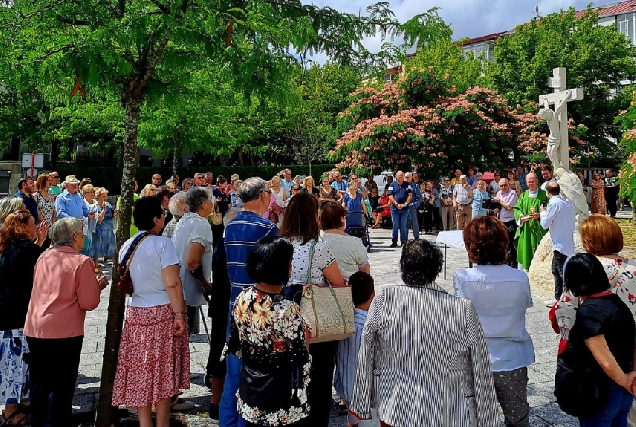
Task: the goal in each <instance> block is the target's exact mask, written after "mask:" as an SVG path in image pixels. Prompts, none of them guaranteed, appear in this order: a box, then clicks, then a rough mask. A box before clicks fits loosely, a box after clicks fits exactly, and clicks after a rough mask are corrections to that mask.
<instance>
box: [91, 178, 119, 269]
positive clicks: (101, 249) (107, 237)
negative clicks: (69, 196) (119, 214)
mask: <svg viewBox="0 0 636 427" xmlns="http://www.w3.org/2000/svg"><path fill="white" fill-rule="evenodd" d="M107 197H108V190H106V189H105V188H104V187H98V188H96V189H95V198H96V199H97V212H96V215H95V219H96V220H97V224H96V225H95V231H94V232H93V244H92V247H91V251H92V255H93V261H94V262H95V264H97V261H98V260H99V258H104V261H105V260H106V258H112V257H114V256H115V233H114V224H113V218H114V216H115V210H114V209H113V207H112V205H111V204H110V203H108V202H107V201H106V198H107Z"/></svg>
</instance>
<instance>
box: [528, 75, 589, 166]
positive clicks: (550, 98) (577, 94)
mask: <svg viewBox="0 0 636 427" xmlns="http://www.w3.org/2000/svg"><path fill="white" fill-rule="evenodd" d="M552 72H553V77H550V81H549V85H550V87H551V88H553V89H554V93H550V94H548V95H539V104H540V105H541V106H542V108H541V110H540V111H539V114H538V115H539V117H540V118H541V119H543V120H545V121H546V122H547V123H548V126H549V128H550V135H549V137H548V150H547V151H548V158H549V159H550V161H551V162H552V165H553V167H554V170H557V169H559V168H563V169H565V170H566V171H569V170H570V144H569V136H568V102H570V101H579V100H581V99H583V89H580V88H577V89H566V70H565V68H564V67H559V68H555V69H554V70H552ZM550 105H554V110H552V109H551V108H550Z"/></svg>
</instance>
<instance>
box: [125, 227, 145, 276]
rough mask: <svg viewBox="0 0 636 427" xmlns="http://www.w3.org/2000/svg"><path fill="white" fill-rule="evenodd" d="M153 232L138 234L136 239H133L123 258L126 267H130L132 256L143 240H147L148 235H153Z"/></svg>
mask: <svg viewBox="0 0 636 427" xmlns="http://www.w3.org/2000/svg"><path fill="white" fill-rule="evenodd" d="M152 234H153V233H149V232H145V233H142V234H140V235H139V236H137V237H136V238H135V240H133V242H132V243H131V244H130V247H129V248H128V252H126V255H124V258H122V260H121V265H125V266H126V269H128V268H129V267H130V262H131V261H132V258H133V256H134V255H135V252H137V248H138V247H139V245H140V244H141V242H143V241H144V240H146V238H147V237H148V236H151V235H152Z"/></svg>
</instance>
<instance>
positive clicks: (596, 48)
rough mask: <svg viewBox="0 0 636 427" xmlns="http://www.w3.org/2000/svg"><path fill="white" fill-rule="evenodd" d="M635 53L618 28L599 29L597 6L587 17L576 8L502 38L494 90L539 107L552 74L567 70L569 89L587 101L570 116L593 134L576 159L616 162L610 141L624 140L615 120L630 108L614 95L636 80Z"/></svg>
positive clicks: (496, 53) (492, 75)
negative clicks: (578, 91) (577, 90)
mask: <svg viewBox="0 0 636 427" xmlns="http://www.w3.org/2000/svg"><path fill="white" fill-rule="evenodd" d="M634 54H635V51H634V48H633V47H632V46H631V44H630V42H629V40H627V39H626V38H625V36H624V35H623V34H620V33H618V32H617V31H616V28H615V27H614V26H601V25H598V15H597V13H596V12H594V11H593V10H592V9H591V7H590V8H588V10H587V11H586V12H585V13H584V14H583V16H581V17H577V16H576V13H575V10H574V9H573V8H570V9H569V10H567V11H563V12H561V13H554V14H550V15H548V16H545V17H541V18H540V19H536V20H533V21H531V22H529V23H527V24H523V25H520V26H518V27H517V28H515V30H514V33H513V34H510V35H506V36H504V37H501V38H499V40H498V41H497V44H496V45H495V51H494V61H493V62H492V64H491V65H490V66H489V67H488V70H487V74H488V77H489V78H490V79H492V84H493V86H492V87H493V88H494V89H495V90H497V91H498V92H499V93H501V94H502V95H503V96H504V97H506V98H507V99H508V100H509V102H510V103H511V104H512V105H516V104H525V103H528V102H538V98H539V95H542V94H546V93H551V92H552V91H553V90H552V89H551V88H550V87H549V86H548V78H549V77H551V76H552V70H553V69H554V68H556V67H566V68H567V85H568V88H574V87H581V88H583V90H584V91H585V99H584V100H582V101H577V102H573V103H571V104H570V105H569V106H568V112H569V113H570V117H571V118H573V119H574V121H575V122H576V123H581V124H583V125H585V126H586V127H587V129H588V131H587V136H586V140H587V144H586V145H585V146H583V147H581V150H580V151H579V152H577V153H573V155H575V156H578V157H581V156H582V155H588V153H591V154H592V155H593V156H597V157H610V158H611V157H613V155H614V154H616V145H615V144H613V143H612V142H611V141H610V140H609V139H608V138H619V137H620V131H619V129H618V127H617V126H615V125H614V118H615V117H616V115H617V114H618V112H619V111H621V110H624V109H625V108H627V106H628V105H629V99H628V98H626V97H625V96H618V97H614V96H613V94H614V93H615V91H616V90H618V89H620V88H621V84H622V83H624V82H625V81H633V80H634V79H636V64H635V62H634Z"/></svg>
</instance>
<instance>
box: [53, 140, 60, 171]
mask: <svg viewBox="0 0 636 427" xmlns="http://www.w3.org/2000/svg"><path fill="white" fill-rule="evenodd" d="M59 151H60V142H59V141H58V140H57V139H54V140H53V141H52V142H51V170H55V165H56V164H57V160H58V157H59V154H60V153H59Z"/></svg>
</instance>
